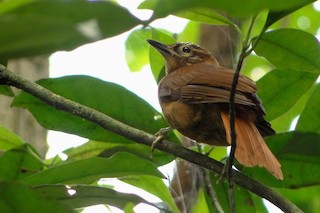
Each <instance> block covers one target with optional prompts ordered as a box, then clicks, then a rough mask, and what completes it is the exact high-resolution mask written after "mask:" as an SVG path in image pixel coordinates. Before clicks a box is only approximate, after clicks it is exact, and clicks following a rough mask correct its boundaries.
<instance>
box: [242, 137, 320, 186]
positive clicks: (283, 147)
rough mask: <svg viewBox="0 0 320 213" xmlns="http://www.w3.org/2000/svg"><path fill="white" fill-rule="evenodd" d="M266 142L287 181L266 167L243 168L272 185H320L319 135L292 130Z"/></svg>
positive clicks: (267, 139) (269, 138) (245, 171)
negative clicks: (278, 177)
mask: <svg viewBox="0 0 320 213" xmlns="http://www.w3.org/2000/svg"><path fill="white" fill-rule="evenodd" d="M266 142H267V145H268V147H269V148H270V150H271V151H272V153H273V154H274V155H275V156H276V157H277V159H278V160H279V161H280V163H281V166H282V167H281V168H282V171H283V174H284V180H282V181H280V180H277V179H275V178H274V177H272V175H271V174H269V173H268V172H267V171H266V170H265V169H263V168H257V167H256V168H248V167H242V168H241V170H242V171H243V172H244V173H246V174H249V175H252V176H253V177H254V178H256V179H258V180H259V181H262V182H263V183H265V184H266V185H268V186H272V187H281V188H300V187H306V186H313V185H317V184H320V173H319V172H318V171H319V170H320V135H319V134H315V133H302V132H288V133H282V134H278V135H275V136H271V137H267V138H266ZM240 167H241V166H240ZM240 167H239V168H240Z"/></svg>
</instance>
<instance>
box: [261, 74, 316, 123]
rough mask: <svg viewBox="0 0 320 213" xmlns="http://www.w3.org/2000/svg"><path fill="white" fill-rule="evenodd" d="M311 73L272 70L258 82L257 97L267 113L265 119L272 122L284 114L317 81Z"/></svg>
mask: <svg viewBox="0 0 320 213" xmlns="http://www.w3.org/2000/svg"><path fill="white" fill-rule="evenodd" d="M317 77H318V75H317V74H313V73H305V72H297V71H295V70H290V69H274V70H273V71H271V72H269V73H267V74H266V75H265V76H263V77H262V78H261V79H260V80H259V81H258V82H257V86H258V88H259V91H258V95H259V97H260V98H261V100H262V101H263V105H264V107H265V109H266V111H267V119H268V120H273V119H275V118H277V117H279V116H281V115H282V114H284V113H286V112H287V111H288V110H289V109H290V108H291V107H292V106H293V105H294V104H295V103H296V102H297V101H298V100H299V99H300V97H301V96H302V95H303V94H305V93H306V91H308V90H309V89H310V88H311V86H312V85H313V83H314V82H315V81H316V80H317Z"/></svg>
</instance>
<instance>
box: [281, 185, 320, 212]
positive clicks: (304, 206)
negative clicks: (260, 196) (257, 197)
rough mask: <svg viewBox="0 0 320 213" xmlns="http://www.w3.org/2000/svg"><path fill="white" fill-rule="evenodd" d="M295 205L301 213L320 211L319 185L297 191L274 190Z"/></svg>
mask: <svg viewBox="0 0 320 213" xmlns="http://www.w3.org/2000/svg"><path fill="white" fill-rule="evenodd" d="M275 190H276V191H278V192H279V193H280V194H281V195H283V196H284V197H286V198H287V199H288V200H290V201H291V202H293V203H294V204H296V205H297V206H298V207H299V208H300V209H301V210H302V211H303V212H314V213H315V212H318V211H319V209H320V202H319V201H320V193H319V192H320V185H316V186H311V187H303V188H299V189H285V188H278V189H275Z"/></svg>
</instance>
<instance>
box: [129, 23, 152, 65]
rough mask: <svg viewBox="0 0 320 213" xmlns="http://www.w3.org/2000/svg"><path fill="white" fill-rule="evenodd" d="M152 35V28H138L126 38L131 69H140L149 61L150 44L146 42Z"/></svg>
mask: <svg viewBox="0 0 320 213" xmlns="http://www.w3.org/2000/svg"><path fill="white" fill-rule="evenodd" d="M150 37H151V29H146V28H143V29H137V30H134V31H132V32H131V33H130V35H129V36H128V38H127V40H126V43H125V45H126V60H127V64H128V66H129V68H130V70H131V71H140V70H141V68H142V67H143V66H144V65H146V64H147V63H149V57H148V52H149V45H148V43H147V42H146V41H147V39H149V38H150Z"/></svg>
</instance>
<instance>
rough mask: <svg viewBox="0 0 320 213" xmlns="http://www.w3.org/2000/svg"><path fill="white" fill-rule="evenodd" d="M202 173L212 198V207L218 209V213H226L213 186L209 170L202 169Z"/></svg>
mask: <svg viewBox="0 0 320 213" xmlns="http://www.w3.org/2000/svg"><path fill="white" fill-rule="evenodd" d="M202 172H203V179H204V184H205V187H206V191H207V193H208V195H209V196H210V198H211V202H212V205H213V206H214V207H215V208H216V211H217V212H218V213H224V211H223V208H222V206H221V204H220V202H219V200H218V196H217V193H216V191H215V190H214V188H213V186H212V182H211V178H210V173H209V170H208V169H205V168H202Z"/></svg>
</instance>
